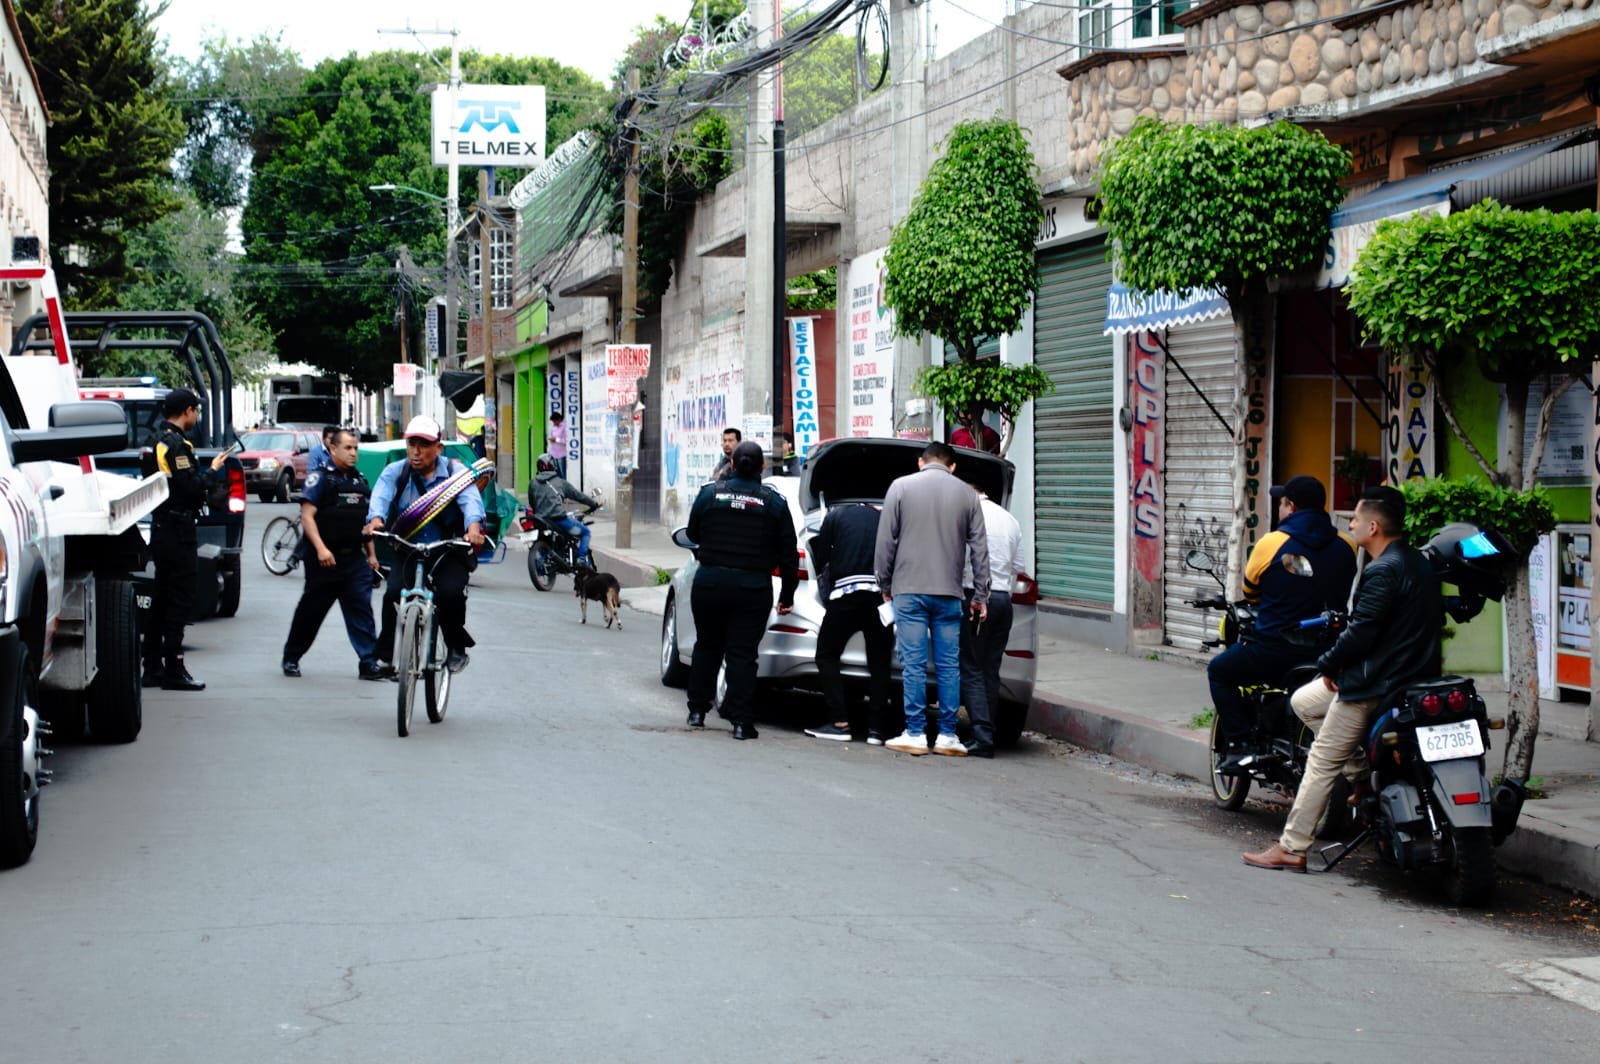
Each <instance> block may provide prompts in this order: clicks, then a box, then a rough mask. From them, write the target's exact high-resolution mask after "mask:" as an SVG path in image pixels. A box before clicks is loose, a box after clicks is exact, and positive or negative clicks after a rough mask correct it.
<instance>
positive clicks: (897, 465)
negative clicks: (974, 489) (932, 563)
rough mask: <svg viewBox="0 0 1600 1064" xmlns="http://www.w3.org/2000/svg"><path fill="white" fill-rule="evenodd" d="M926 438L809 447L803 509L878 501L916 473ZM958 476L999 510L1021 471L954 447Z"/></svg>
mask: <svg viewBox="0 0 1600 1064" xmlns="http://www.w3.org/2000/svg"><path fill="white" fill-rule="evenodd" d="M926 446H927V442H926V441H924V440H897V439H887V438H877V437H851V438H840V439H835V440H826V441H824V442H822V443H820V444H818V445H817V446H815V447H813V448H812V449H811V453H810V454H808V455H807V456H806V463H805V468H804V469H802V470H801V472H800V506H801V509H803V510H805V511H806V512H807V513H811V512H812V511H815V510H818V509H821V508H822V507H823V506H824V505H829V506H831V505H833V504H835V503H841V502H879V501H882V499H883V497H884V496H885V495H887V494H888V492H889V485H890V484H892V483H893V482H894V481H895V480H897V479H898V478H900V477H903V476H905V475H906V474H908V473H915V472H916V471H917V459H918V458H919V457H920V456H921V455H922V450H923V448H924V447H926ZM951 450H953V451H954V452H955V454H956V469H955V472H956V476H958V477H960V478H961V479H962V480H964V481H966V482H967V483H969V484H975V485H977V486H978V487H980V488H982V489H983V493H984V494H985V495H987V496H989V498H991V499H993V500H994V501H995V502H997V503H999V504H1000V505H1001V506H1009V505H1010V502H1011V485H1012V483H1013V481H1014V480H1015V479H1016V475H1017V468H1016V466H1015V465H1013V464H1012V463H1011V462H1009V461H1008V460H1006V459H1004V458H1001V457H1000V456H999V455H994V454H989V453H988V452H986V451H976V450H973V449H971V448H968V447H952V448H951Z"/></svg>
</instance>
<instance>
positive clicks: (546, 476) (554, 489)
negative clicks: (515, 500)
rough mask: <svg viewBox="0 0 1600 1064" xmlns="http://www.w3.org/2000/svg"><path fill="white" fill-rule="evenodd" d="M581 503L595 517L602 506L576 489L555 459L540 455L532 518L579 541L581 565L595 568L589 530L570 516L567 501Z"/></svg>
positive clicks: (531, 486) (531, 485)
mask: <svg viewBox="0 0 1600 1064" xmlns="http://www.w3.org/2000/svg"><path fill="white" fill-rule="evenodd" d="M568 499H571V500H572V501H573V502H581V503H583V504H584V505H585V506H587V507H588V509H587V510H585V511H584V513H586V514H592V513H594V512H595V511H596V510H598V509H600V503H599V502H597V501H595V500H594V499H592V498H590V497H589V496H587V495H585V494H584V493H583V492H581V491H579V490H578V489H577V488H575V487H573V486H572V485H571V484H570V483H569V482H568V481H567V480H565V479H564V478H563V477H562V476H561V471H560V468H559V467H558V466H557V464H556V460H555V456H554V455H551V454H541V455H540V456H539V459H538V462H537V463H536V468H535V470H534V475H533V479H532V480H530V481H528V506H529V507H530V508H531V509H532V510H533V515H534V516H535V517H537V518H539V519H540V520H542V521H545V522H547V523H548V524H550V525H551V526H552V527H554V528H556V529H559V530H560V531H561V533H562V534H563V535H565V536H567V537H568V538H570V539H575V540H577V541H578V564H579V565H587V566H588V567H589V568H591V569H592V568H594V562H593V560H592V559H591V558H590V557H589V526H588V525H586V524H584V523H583V522H582V521H580V520H578V519H577V518H576V517H573V516H572V515H571V514H569V513H568V512H567V506H566V500H568Z"/></svg>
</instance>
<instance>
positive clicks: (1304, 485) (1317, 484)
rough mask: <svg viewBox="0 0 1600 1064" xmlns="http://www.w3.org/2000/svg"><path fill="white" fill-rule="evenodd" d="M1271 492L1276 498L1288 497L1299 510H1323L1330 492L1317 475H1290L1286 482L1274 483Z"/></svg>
mask: <svg viewBox="0 0 1600 1064" xmlns="http://www.w3.org/2000/svg"><path fill="white" fill-rule="evenodd" d="M1269 494H1270V495H1271V496H1272V497H1273V498H1274V499H1288V500H1289V501H1290V502H1292V503H1294V505H1295V509H1297V510H1321V509H1324V508H1326V506H1327V505H1328V492H1327V489H1325V488H1324V487H1323V486H1322V481H1320V480H1318V479H1317V478H1316V477H1308V476H1304V475H1301V476H1298V477H1290V478H1289V480H1288V481H1287V482H1286V483H1283V484H1274V485H1273V486H1272V490H1271V491H1270V492H1269Z"/></svg>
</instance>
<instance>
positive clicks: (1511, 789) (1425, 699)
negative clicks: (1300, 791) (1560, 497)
mask: <svg viewBox="0 0 1600 1064" xmlns="http://www.w3.org/2000/svg"><path fill="white" fill-rule="evenodd" d="M1422 552H1423V554H1424V555H1426V556H1427V558H1428V560H1429V562H1430V563H1432V565H1433V571H1434V573H1435V574H1436V575H1437V576H1438V577H1439V580H1440V582H1441V583H1444V584H1450V585H1453V586H1454V587H1455V588H1456V589H1457V590H1458V592H1459V593H1458V594H1457V595H1454V596H1446V598H1445V611H1446V612H1447V613H1448V614H1449V615H1450V617H1451V618H1452V619H1453V620H1455V621H1456V622H1457V623H1458V624H1459V623H1465V622H1466V621H1468V620H1471V619H1472V618H1473V617H1475V616H1477V614H1478V613H1479V611H1481V610H1482V609H1483V606H1484V602H1485V600H1486V599H1494V600H1495V601H1496V602H1498V601H1499V600H1500V599H1501V597H1503V596H1504V594H1505V590H1506V584H1505V573H1506V571H1507V569H1508V568H1509V567H1510V566H1511V565H1513V564H1515V563H1516V561H1517V557H1516V552H1515V551H1514V550H1513V549H1512V547H1511V545H1510V544H1509V543H1508V542H1507V541H1506V540H1505V538H1504V537H1503V536H1501V535H1500V534H1499V533H1497V532H1493V531H1490V530H1486V529H1480V528H1479V527H1478V526H1477V525H1474V524H1469V523H1467V522H1458V523H1456V524H1451V525H1447V526H1445V528H1444V529H1442V530H1441V531H1440V532H1439V534H1438V535H1437V536H1435V537H1434V538H1433V539H1431V540H1429V541H1428V543H1427V545H1426V546H1424V547H1423V548H1422ZM1382 705H1383V707H1384V709H1383V711H1382V712H1381V713H1379V715H1378V716H1377V718H1376V719H1375V721H1374V722H1373V724H1372V727H1371V728H1370V730H1369V731H1368V734H1367V756H1368V757H1369V758H1370V759H1371V762H1372V793H1371V794H1369V795H1367V796H1366V797H1365V798H1364V799H1363V800H1362V802H1361V803H1360V805H1359V806H1358V807H1357V810H1356V818H1357V821H1358V822H1359V823H1360V824H1361V832H1360V834H1358V835H1357V836H1356V837H1355V838H1354V839H1352V840H1351V841H1350V842H1349V843H1348V844H1345V845H1343V846H1340V845H1337V844H1336V845H1333V846H1327V847H1324V848H1323V849H1322V850H1321V851H1320V852H1321V853H1322V856H1323V859H1324V860H1325V862H1326V864H1325V866H1324V869H1323V870H1324V871H1327V870H1329V869H1332V868H1333V867H1334V866H1336V865H1337V864H1338V863H1339V862H1340V861H1342V860H1343V859H1344V858H1345V856H1346V855H1348V854H1349V853H1350V852H1351V851H1353V850H1355V849H1356V848H1357V847H1358V846H1360V845H1361V844H1362V843H1363V842H1365V841H1367V840H1368V839H1373V840H1375V842H1376V844H1377V850H1378V857H1379V858H1380V859H1381V860H1383V861H1384V862H1385V863H1386V864H1391V865H1395V866H1396V867H1399V868H1402V869H1405V870H1407V871H1411V872H1421V873H1424V874H1428V875H1431V876H1433V877H1435V878H1437V879H1439V880H1440V881H1441V882H1442V885H1443V887H1444V891H1445V896H1446V897H1447V898H1448V899H1449V900H1450V902H1451V904H1454V905H1471V906H1479V905H1486V904H1488V902H1489V900H1490V898H1491V897H1492V895H1493V893H1494V856H1493V848H1494V847H1495V846H1498V845H1500V844H1501V843H1502V842H1504V841H1505V840H1506V838H1507V836H1509V835H1510V834H1511V833H1512V832H1513V831H1515V830H1516V827H1517V818H1518V817H1519V816H1520V815H1521V812H1522V803H1523V800H1524V798H1525V797H1526V792H1525V789H1524V786H1523V781H1521V780H1517V779H1507V780H1505V781H1504V782H1503V783H1501V784H1500V785H1499V786H1497V787H1493V788H1491V787H1490V785H1489V776H1488V773H1487V771H1486V769H1485V766H1484V755H1485V754H1487V753H1488V751H1489V732H1491V731H1495V730H1499V729H1501V728H1503V727H1505V720H1504V719H1503V718H1498V719H1491V718H1490V717H1489V713H1488V709H1487V707H1486V706H1485V705H1484V701H1483V699H1482V698H1480V697H1479V696H1478V692H1477V689H1476V688H1475V687H1474V686H1473V683H1472V681H1471V680H1469V679H1465V678H1464V677H1461V676H1441V677H1439V678H1438V679H1435V680H1428V681H1425V682H1422V683H1412V684H1407V685H1405V686H1404V687H1401V688H1399V689H1397V690H1395V691H1392V692H1390V693H1389V695H1388V696H1387V697H1385V698H1384V700H1383V702H1382ZM1334 851H1337V853H1335V854H1334V856H1333V857H1332V858H1329V857H1328V855H1329V853H1331V852H1334Z"/></svg>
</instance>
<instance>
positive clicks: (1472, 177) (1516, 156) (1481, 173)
mask: <svg viewBox="0 0 1600 1064" xmlns="http://www.w3.org/2000/svg"><path fill="white" fill-rule="evenodd" d="M1593 135H1594V132H1593V130H1585V131H1584V132H1582V133H1579V134H1577V135H1575V136H1571V137H1558V138H1556V139H1555V140H1547V141H1543V142H1542V143H1539V144H1529V145H1528V146H1527V147H1524V148H1518V149H1516V150H1515V151H1507V152H1501V153H1500V154H1498V155H1488V156H1485V157H1484V158H1482V159H1474V160H1473V161H1472V162H1470V163H1462V164H1460V165H1459V166H1445V167H1441V168H1440V169H1438V170H1431V171H1429V172H1428V173H1426V174H1418V175H1417V176H1416V177H1408V178H1405V179H1404V180H1401V181H1390V182H1388V183H1386V184H1383V185H1379V186H1378V187H1377V188H1375V189H1373V190H1372V191H1370V192H1363V193H1362V194H1361V195H1359V196H1355V197H1353V198H1351V199H1350V200H1348V201H1347V202H1346V203H1345V204H1344V206H1342V207H1340V208H1339V209H1338V210H1336V211H1334V212H1333V214H1332V215H1331V216H1330V217H1329V218H1328V225H1329V229H1330V232H1329V240H1328V251H1327V254H1326V255H1325V256H1324V257H1323V268H1322V270H1321V271H1320V272H1319V273H1318V275H1317V282H1316V285H1315V287H1317V288H1337V287H1340V286H1342V285H1343V284H1344V283H1345V282H1346V281H1347V280H1349V279H1350V269H1351V267H1352V266H1354V265H1355V261H1356V258H1357V257H1358V256H1359V255H1360V254H1361V249H1362V248H1364V247H1366V246H1367V242H1368V241H1370V240H1371V239H1372V235H1373V233H1375V232H1376V231H1377V228H1378V223H1379V222H1382V221H1385V220H1387V219H1390V218H1406V217H1409V216H1411V215H1413V214H1417V213H1420V212H1423V211H1429V212H1432V213H1435V214H1449V213H1450V208H1451V199H1450V193H1451V192H1452V191H1454V190H1455V188H1456V187H1457V186H1458V185H1463V184H1466V183H1467V182H1469V181H1483V180H1485V179H1487V178H1491V177H1494V176H1495V175H1496V174H1504V173H1509V172H1510V171H1512V170H1515V169H1517V168H1518V167H1522V166H1526V165H1528V164H1529V163H1532V162H1534V161H1536V160H1538V159H1541V158H1543V157H1544V156H1546V155H1549V154H1550V153H1551V152H1553V151H1558V150H1559V149H1561V148H1566V147H1570V146H1571V145H1573V144H1577V143H1579V142H1580V141H1582V140H1585V139H1587V138H1589V137H1592V136H1593ZM1456 206H1464V205H1463V204H1456Z"/></svg>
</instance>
